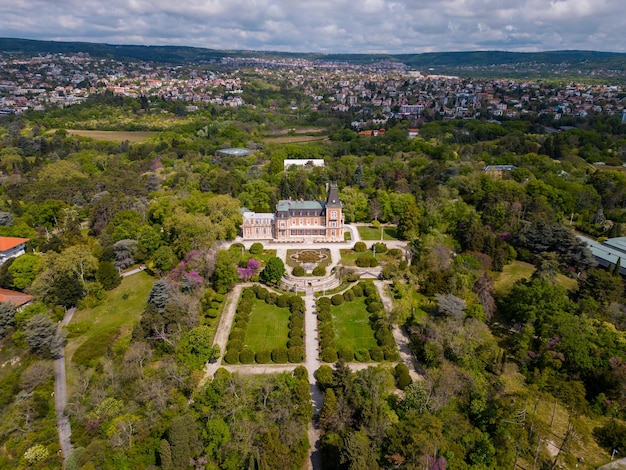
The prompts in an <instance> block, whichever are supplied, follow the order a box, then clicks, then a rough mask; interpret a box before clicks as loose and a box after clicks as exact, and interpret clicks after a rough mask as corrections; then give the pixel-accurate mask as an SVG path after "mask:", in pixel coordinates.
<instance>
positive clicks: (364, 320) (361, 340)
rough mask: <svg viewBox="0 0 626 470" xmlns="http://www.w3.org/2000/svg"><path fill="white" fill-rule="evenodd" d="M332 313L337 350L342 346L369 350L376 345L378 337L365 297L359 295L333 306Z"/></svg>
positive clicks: (354, 349)
mask: <svg viewBox="0 0 626 470" xmlns="http://www.w3.org/2000/svg"><path fill="white" fill-rule="evenodd" d="M331 313H332V315H333V328H334V330H335V345H336V347H337V350H339V349H341V348H350V349H351V350H352V351H357V350H358V349H362V348H363V349H368V350H369V349H371V348H372V347H374V346H376V344H377V343H376V338H374V331H373V330H372V328H371V327H370V322H369V313H367V310H366V306H365V298H363V297H358V298H356V299H354V300H353V301H352V302H344V303H342V304H341V305H339V306H333V307H331Z"/></svg>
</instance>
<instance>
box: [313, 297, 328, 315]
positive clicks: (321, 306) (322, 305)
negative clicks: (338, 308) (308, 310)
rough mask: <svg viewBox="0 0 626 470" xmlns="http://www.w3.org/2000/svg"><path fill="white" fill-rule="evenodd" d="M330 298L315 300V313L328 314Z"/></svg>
mask: <svg viewBox="0 0 626 470" xmlns="http://www.w3.org/2000/svg"><path fill="white" fill-rule="evenodd" d="M330 305H331V302H330V298H329V297H320V298H319V299H317V305H316V308H317V311H318V312H322V311H324V310H326V311H328V312H330Z"/></svg>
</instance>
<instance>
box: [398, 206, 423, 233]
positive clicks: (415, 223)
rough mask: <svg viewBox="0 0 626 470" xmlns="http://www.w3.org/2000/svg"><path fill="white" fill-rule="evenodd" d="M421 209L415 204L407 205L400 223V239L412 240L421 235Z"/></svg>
mask: <svg viewBox="0 0 626 470" xmlns="http://www.w3.org/2000/svg"><path fill="white" fill-rule="evenodd" d="M419 217H420V214H419V209H418V208H417V205H416V204H415V203H414V202H413V203H410V204H408V205H407V207H406V209H405V210H404V212H403V213H402V214H401V215H400V220H399V221H398V229H397V232H398V237H400V238H402V239H404V240H412V239H414V238H416V237H417V236H418V235H419Z"/></svg>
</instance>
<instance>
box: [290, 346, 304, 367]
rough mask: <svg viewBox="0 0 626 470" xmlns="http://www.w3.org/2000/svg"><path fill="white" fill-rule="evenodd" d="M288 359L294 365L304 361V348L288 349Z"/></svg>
mask: <svg viewBox="0 0 626 470" xmlns="http://www.w3.org/2000/svg"><path fill="white" fill-rule="evenodd" d="M287 358H288V359H289V362H291V363H292V364H297V363H298V362H302V361H304V348H301V347H293V348H289V349H287Z"/></svg>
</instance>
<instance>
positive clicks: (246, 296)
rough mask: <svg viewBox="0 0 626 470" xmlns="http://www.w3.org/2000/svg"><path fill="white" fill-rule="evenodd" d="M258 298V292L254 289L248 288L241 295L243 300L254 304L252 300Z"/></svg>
mask: <svg viewBox="0 0 626 470" xmlns="http://www.w3.org/2000/svg"><path fill="white" fill-rule="evenodd" d="M255 297H256V292H254V289H253V288H252V287H246V288H245V289H244V290H243V292H242V293H241V299H242V300H245V301H247V302H252V299H254V298H255Z"/></svg>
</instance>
